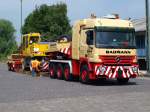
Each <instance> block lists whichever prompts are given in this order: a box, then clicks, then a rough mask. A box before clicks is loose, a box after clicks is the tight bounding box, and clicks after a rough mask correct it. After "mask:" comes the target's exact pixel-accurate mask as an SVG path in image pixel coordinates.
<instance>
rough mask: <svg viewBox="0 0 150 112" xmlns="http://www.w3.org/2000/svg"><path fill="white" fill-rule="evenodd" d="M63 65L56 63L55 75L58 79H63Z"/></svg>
mask: <svg viewBox="0 0 150 112" xmlns="http://www.w3.org/2000/svg"><path fill="white" fill-rule="evenodd" d="M63 71H64V70H63V66H62V64H58V65H57V71H56V75H57V78H58V79H60V80H61V79H63Z"/></svg>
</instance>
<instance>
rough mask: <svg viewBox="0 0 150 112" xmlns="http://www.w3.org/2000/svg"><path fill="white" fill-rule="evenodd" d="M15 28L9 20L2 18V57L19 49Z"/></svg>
mask: <svg viewBox="0 0 150 112" xmlns="http://www.w3.org/2000/svg"><path fill="white" fill-rule="evenodd" d="M14 33H15V29H14V27H13V25H12V23H11V22H10V21H8V20H4V19H0V59H2V58H4V57H6V56H7V55H9V54H11V53H12V52H13V51H14V50H16V49H17V43H16V41H15V36H14Z"/></svg>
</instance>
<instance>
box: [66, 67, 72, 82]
mask: <svg viewBox="0 0 150 112" xmlns="http://www.w3.org/2000/svg"><path fill="white" fill-rule="evenodd" d="M64 79H65V80H66V81H71V80H72V74H71V73H70V66H69V65H68V64H65V66H64Z"/></svg>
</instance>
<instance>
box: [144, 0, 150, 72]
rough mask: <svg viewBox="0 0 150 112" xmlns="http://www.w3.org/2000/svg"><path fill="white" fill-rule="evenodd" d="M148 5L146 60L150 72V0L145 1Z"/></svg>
mask: <svg viewBox="0 0 150 112" xmlns="http://www.w3.org/2000/svg"><path fill="white" fill-rule="evenodd" d="M145 6H146V51H147V54H146V60H147V71H148V72H149V73H150V37H149V36H150V27H149V23H150V22H149V0H146V1H145Z"/></svg>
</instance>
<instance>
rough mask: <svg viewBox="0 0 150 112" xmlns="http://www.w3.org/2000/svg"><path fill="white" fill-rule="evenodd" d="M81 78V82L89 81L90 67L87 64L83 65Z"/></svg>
mask: <svg viewBox="0 0 150 112" xmlns="http://www.w3.org/2000/svg"><path fill="white" fill-rule="evenodd" d="M79 80H80V82H81V83H88V82H89V69H88V66H87V65H83V66H81V70H80V76H79Z"/></svg>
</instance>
